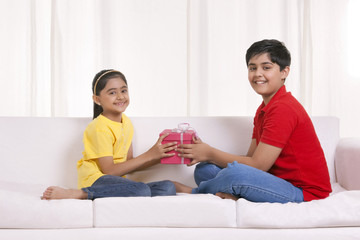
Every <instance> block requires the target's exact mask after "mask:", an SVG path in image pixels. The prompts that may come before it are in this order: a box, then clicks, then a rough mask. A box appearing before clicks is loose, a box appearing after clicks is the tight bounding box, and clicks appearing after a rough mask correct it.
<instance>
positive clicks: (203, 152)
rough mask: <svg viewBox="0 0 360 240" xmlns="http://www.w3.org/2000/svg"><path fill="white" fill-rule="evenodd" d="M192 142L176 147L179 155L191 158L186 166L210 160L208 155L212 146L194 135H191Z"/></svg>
mask: <svg viewBox="0 0 360 240" xmlns="http://www.w3.org/2000/svg"><path fill="white" fill-rule="evenodd" d="M193 142H194V144H181V145H179V146H178V148H177V149H176V151H177V152H179V156H180V157H184V158H190V159H192V161H191V163H189V164H188V166H192V165H194V164H197V163H199V162H205V161H208V160H210V157H209V156H210V152H211V149H212V148H211V147H210V146H209V145H208V144H206V143H204V142H202V141H201V139H200V138H198V137H196V136H193Z"/></svg>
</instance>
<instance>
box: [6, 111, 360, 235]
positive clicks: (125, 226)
mask: <svg viewBox="0 0 360 240" xmlns="http://www.w3.org/2000/svg"><path fill="white" fill-rule="evenodd" d="M90 121H91V119H90V118H36V117H0V133H1V139H0V156H1V160H0V161H1V165H0V166H1V168H0V239H4V240H5V239H6V240H8V239H61V240H63V239H87V240H89V239H90V240H91V239H127V240H129V239H156V240H160V239H172V240H173V239H182V240H183V239H221V238H225V239H227V240H228V239H229V240H230V239H264V238H266V239H277V240H278V239H327V240H329V239H360V191H359V190H360V177H359V176H358V175H359V173H360V139H355V138H354V139H341V140H340V139H339V120H338V119H337V118H334V117H313V122H314V125H315V128H316V131H317V133H318V136H319V139H320V142H321V144H322V147H323V149H324V151H325V154H326V159H327V163H328V167H329V171H330V176H331V181H332V186H333V193H332V194H331V196H330V197H328V198H327V199H324V200H316V201H312V202H305V203H300V204H296V203H288V204H276V203H273V204H270V203H252V202H248V201H246V200H244V199H239V200H238V201H232V200H223V199H220V198H218V197H216V196H213V195H210V194H204V195H191V194H179V195H178V196H168V197H153V198H145V197H138V198H132V197H130V198H102V199H96V200H94V201H91V200H51V201H47V200H40V196H41V195H42V192H43V191H44V189H45V188H46V187H47V186H49V185H59V186H63V187H67V188H76V184H77V173H76V162H77V160H79V159H80V158H81V156H82V155H81V154H82V150H83V146H82V133H83V131H84V129H85V127H86V125H87V124H88V123H89V122H90ZM132 121H133V124H134V127H135V135H134V141H133V146H134V154H135V156H136V155H138V154H140V153H142V152H144V151H146V150H147V149H148V148H150V147H151V146H152V145H153V144H154V143H155V141H156V140H157V138H158V135H159V133H160V132H161V131H162V130H163V129H166V128H174V127H176V126H177V124H178V123H182V122H187V123H190V124H191V126H192V127H194V128H195V129H196V130H197V132H198V134H199V136H200V137H201V138H202V139H203V140H204V141H205V142H207V143H209V144H210V145H213V146H216V147H217V148H220V149H222V150H225V151H227V152H231V153H234V154H245V153H246V151H247V148H248V146H249V142H250V137H251V131H252V118H251V117H190V118H184V117H169V118H162V117H154V118H150V117H149V118H146V117H143V118H141V117H136V118H132ZM193 170H194V167H187V166H185V165H160V164H159V165H156V166H154V167H152V168H149V169H147V170H145V171H141V172H137V173H135V174H131V175H129V176H128V177H129V178H131V179H135V180H138V181H144V182H148V181H154V180H163V179H170V180H176V181H179V182H182V183H184V184H187V185H190V186H195V182H194V180H193Z"/></svg>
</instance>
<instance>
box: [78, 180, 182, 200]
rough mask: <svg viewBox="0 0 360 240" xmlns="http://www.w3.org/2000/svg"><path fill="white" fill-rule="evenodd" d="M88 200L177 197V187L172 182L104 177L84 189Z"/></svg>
mask: <svg viewBox="0 0 360 240" xmlns="http://www.w3.org/2000/svg"><path fill="white" fill-rule="evenodd" d="M82 190H83V191H84V192H86V193H87V194H88V199H91V200H93V199H95V198H104V197H154V196H169V195H176V190H175V185H174V184H173V183H172V182H171V181H167V180H166V181H159V182H151V183H142V182H135V181H132V180H129V179H126V178H123V177H118V176H112V175H104V176H102V177H100V178H99V179H97V180H96V181H95V182H94V183H93V184H92V185H91V187H87V188H82Z"/></svg>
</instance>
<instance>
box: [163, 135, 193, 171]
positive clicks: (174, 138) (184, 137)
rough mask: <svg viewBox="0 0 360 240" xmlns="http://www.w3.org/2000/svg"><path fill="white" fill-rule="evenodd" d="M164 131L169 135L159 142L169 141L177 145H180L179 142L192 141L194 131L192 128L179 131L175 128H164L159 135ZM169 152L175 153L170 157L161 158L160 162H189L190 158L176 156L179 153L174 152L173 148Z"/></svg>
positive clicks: (189, 142) (188, 142) (186, 142)
mask: <svg viewBox="0 0 360 240" xmlns="http://www.w3.org/2000/svg"><path fill="white" fill-rule="evenodd" d="M166 133H169V135H168V136H167V137H166V138H164V140H163V141H162V142H161V144H165V143H169V142H177V143H178V145H180V144H191V143H193V141H192V137H193V135H194V134H195V131H193V130H185V131H180V130H177V129H165V130H164V131H162V132H161V133H160V136H161V135H163V134H166ZM169 153H175V155H174V156H172V157H167V158H162V159H161V163H162V164H188V163H190V162H191V159H190V158H182V157H179V156H178V154H179V153H178V152H176V151H175V150H173V151H171V152H169Z"/></svg>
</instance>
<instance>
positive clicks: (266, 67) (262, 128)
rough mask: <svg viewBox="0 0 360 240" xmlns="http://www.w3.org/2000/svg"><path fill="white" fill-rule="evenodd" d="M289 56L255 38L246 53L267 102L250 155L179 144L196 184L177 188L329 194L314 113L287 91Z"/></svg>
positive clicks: (296, 196) (263, 197) (234, 193)
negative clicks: (192, 171)
mask: <svg viewBox="0 0 360 240" xmlns="http://www.w3.org/2000/svg"><path fill="white" fill-rule="evenodd" d="M290 62H291V56H290V53H289V51H288V50H287V48H286V47H285V46H284V44H282V43H281V42H279V41H277V40H263V41H259V42H255V43H254V44H253V45H251V46H250V48H249V49H248V50H247V53H246V63H247V67H248V78H249V82H250V85H251V86H252V88H253V89H254V90H255V92H256V93H258V94H259V95H261V96H262V98H263V102H262V104H261V105H260V106H259V108H258V109H257V111H256V115H255V117H254V128H253V135H252V141H251V144H250V147H249V150H248V152H247V155H246V156H237V155H232V154H229V153H226V152H222V151H220V150H218V149H216V148H213V147H211V146H209V145H208V144H206V143H204V142H202V141H201V140H200V139H194V142H195V143H194V144H184V145H181V146H179V148H178V149H177V151H178V152H179V155H180V156H182V157H186V158H192V159H193V160H192V162H191V163H190V164H189V165H194V164H197V163H199V164H198V165H197V166H196V169H195V173H194V175H195V181H196V183H197V184H198V188H194V189H191V188H190V187H187V186H184V185H182V184H180V183H175V184H176V187H177V191H178V192H187V193H212V194H216V195H218V196H220V197H222V198H230V199H234V200H236V199H238V198H245V199H247V200H249V201H253V202H279V203H286V202H303V201H311V200H314V199H322V198H326V197H327V196H329V193H330V192H331V185H330V178H329V172H328V169H327V165H326V161H325V156H324V153H323V150H322V148H321V145H320V143H319V140H318V138H317V135H316V133H315V130H314V127H313V124H312V122H311V120H310V117H309V116H308V114H307V113H306V111H305V109H304V108H303V107H302V106H301V104H300V103H299V102H298V101H297V100H296V99H295V98H294V97H293V96H292V95H291V93H290V92H286V88H285V85H284V84H285V80H286V78H287V76H288V74H289V71H290Z"/></svg>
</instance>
